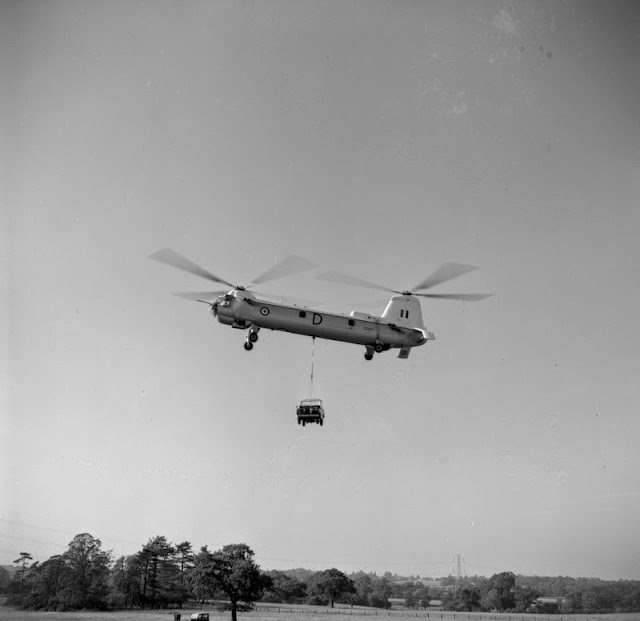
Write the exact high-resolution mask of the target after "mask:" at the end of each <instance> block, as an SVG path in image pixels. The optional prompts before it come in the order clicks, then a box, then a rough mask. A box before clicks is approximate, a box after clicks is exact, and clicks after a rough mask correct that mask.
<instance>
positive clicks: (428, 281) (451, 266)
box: [412, 263, 478, 291]
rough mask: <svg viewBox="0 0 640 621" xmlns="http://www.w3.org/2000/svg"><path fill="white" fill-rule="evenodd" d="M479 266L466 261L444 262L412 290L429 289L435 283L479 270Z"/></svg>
mask: <svg viewBox="0 0 640 621" xmlns="http://www.w3.org/2000/svg"><path fill="white" fill-rule="evenodd" d="M477 269H478V268H477V267H474V266H473V265H465V264H464V263H444V264H443V265H442V266H440V267H439V268H438V269H437V270H436V271H435V272H433V274H431V276H428V277H427V278H425V279H424V280H423V281H422V282H421V283H418V284H417V285H416V286H415V287H414V288H413V289H412V291H420V290H421V289H429V288H430V287H434V286H435V285H439V284H441V283H443V282H447V280H452V279H453V278H457V277H458V276H462V275H463V274H466V273H467V272H472V271H473V270H477Z"/></svg>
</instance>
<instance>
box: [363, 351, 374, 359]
mask: <svg viewBox="0 0 640 621" xmlns="http://www.w3.org/2000/svg"><path fill="white" fill-rule="evenodd" d="M364 359H365V360H373V354H370V353H369V352H367V353H366V354H365V355H364Z"/></svg>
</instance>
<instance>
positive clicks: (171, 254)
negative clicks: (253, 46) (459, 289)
mask: <svg viewBox="0 0 640 621" xmlns="http://www.w3.org/2000/svg"><path fill="white" fill-rule="evenodd" d="M149 258H150V259H153V260H154V261H158V262H160V263H164V264H166V265H169V266H171V267H174V268H176V269H179V270H182V271H184V272H187V273H190V274H193V275H195V276H198V277H200V278H204V279H205V280H209V281H211V282H214V283H218V284H222V285H225V286H227V287H231V289H226V290H222V291H209V292H197V293H178V294H176V295H178V296H180V297H184V298H187V299H190V300H195V301H198V302H203V303H205V304H208V305H209V307H210V312H211V314H212V315H213V316H214V317H215V318H217V320H218V321H219V322H220V323H221V324H223V325H226V326H231V327H232V328H236V329H239V330H246V331H247V336H246V340H245V343H244V348H245V349H246V350H247V351H251V350H252V349H253V347H254V344H255V343H256V342H257V341H258V333H259V332H260V329H261V328H264V329H269V330H281V331H284V332H291V333H294V334H301V335H305V336H310V337H318V338H323V339H328V340H333V341H342V342H345V343H353V344H356V345H361V346H364V348H365V354H364V357H365V359H366V360H372V359H373V355H374V353H378V354H379V353H382V352H384V351H388V350H390V349H398V350H399V353H398V358H403V359H406V358H408V357H409V354H410V352H411V349H412V348H414V347H420V346H422V345H424V344H425V343H427V341H433V340H435V338H436V337H435V335H434V334H433V332H430V331H429V330H427V329H426V327H425V326H424V323H423V320H422V309H421V305H420V300H419V299H418V298H420V297H423V298H435V299H445V300H463V301H468V302H475V301H479V300H484V299H486V298H488V297H491V295H492V294H486V293H422V292H423V291H425V290H426V289H430V288H431V287H434V286H436V285H439V284H441V283H444V282H447V281H449V280H452V279H453V278H457V277H458V276H462V275H463V274H466V273H467V272H470V271H472V270H475V269H477V268H476V267H474V266H472V265H465V264H462V263H444V264H443V265H442V266H441V267H440V268H438V269H437V270H436V271H435V272H433V273H432V274H431V275H430V276H428V277H427V278H425V279H424V280H422V281H421V282H419V283H418V284H417V285H416V286H415V287H413V288H412V289H410V290H396V289H391V288H389V287H385V286H382V285H378V284H376V283H373V282H369V281H367V280H363V279H361V278H356V277H353V276H349V275H347V274H343V273H341V272H325V273H323V274H320V275H318V276H317V277H316V278H318V279H319V280H324V281H327V282H335V283H341V284H346V285H352V286H358V287H366V288H369V289H378V290H382V291H386V292H389V293H392V294H394V295H392V297H391V298H390V299H389V302H388V303H387V306H386V308H385V310H384V312H383V313H382V315H379V316H378V315H371V314H368V313H364V312H359V311H351V312H350V313H349V314H348V315H347V314H339V313H328V312H323V311H319V310H314V309H311V308H307V307H306V306H298V305H295V304H285V303H282V302H280V303H277V302H272V301H267V300H266V299H264V298H265V297H269V296H268V295H267V294H261V293H258V292H257V291H255V290H254V291H249V290H248V289H249V288H251V287H253V286H254V285H258V284H262V283H265V282H268V281H271V280H275V279H277V278H282V277H284V276H288V275H293V274H296V273H300V272H304V271H307V270H310V269H313V268H314V267H316V265H315V264H314V263H311V262H310V261H308V260H306V259H303V258H301V257H298V256H296V255H289V256H287V257H285V258H284V259H283V260H282V261H280V262H278V263H276V264H275V265H273V266H272V267H271V268H269V269H268V270H267V271H266V272H263V273H262V274H261V275H260V276H258V277H256V278H254V279H253V280H252V281H250V283H249V284H247V285H233V284H232V283H231V282H229V281H227V280H225V279H223V278H220V277H219V276H216V275H215V274H213V273H212V272H210V271H208V270H206V269H204V268H202V267H200V266H199V265H197V264H196V263H194V262H193V261H191V260H190V259H188V258H187V257H185V256H183V255H181V254H179V253H178V252H176V251H175V250H172V249H170V248H164V249H162V250H158V251H157V252H154V253H153V254H152V255H150V256H149ZM212 297H215V300H214V301H207V299H204V298H208V299H211V298H212Z"/></svg>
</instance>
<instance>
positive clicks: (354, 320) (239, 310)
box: [211, 289, 435, 360]
mask: <svg viewBox="0 0 640 621" xmlns="http://www.w3.org/2000/svg"><path fill="white" fill-rule="evenodd" d="M411 297H412V296H402V297H400V296H398V297H397V299H399V300H400V299H407V300H408V298H411ZM394 299H396V298H392V300H391V301H390V302H389V306H391V305H392V304H393V300H394ZM413 299H414V300H415V298H413ZM408 301H409V302H410V300H408ZM415 301H416V303H418V301H417V300H415ZM418 304H419V303H418ZM389 306H388V308H389ZM211 310H212V313H213V315H214V316H215V317H217V319H218V321H219V322H220V323H222V324H224V325H229V326H232V327H234V328H238V329H245V330H248V336H247V343H246V344H245V348H246V349H251V348H252V344H253V343H254V342H255V341H257V339H258V335H257V333H258V331H259V330H260V328H265V329H269V330H282V331H284V332H291V333H294V334H302V335H306V336H311V337H318V338H323V339H329V340H333V341H343V342H346V343H355V344H359V345H364V346H365V347H366V350H367V353H366V354H365V357H366V358H367V359H368V360H370V359H371V357H372V356H373V353H374V352H378V353H379V352H382V351H386V350H388V349H390V348H397V349H400V353H399V357H401V358H406V357H408V355H409V352H410V350H411V348H412V347H418V346H420V345H424V344H425V343H426V342H427V340H433V339H434V338H435V337H434V335H433V334H432V333H431V332H428V331H427V330H426V329H424V328H422V327H408V326H400V325H398V324H396V323H392V322H389V321H388V318H385V317H384V316H383V317H377V316H374V315H368V314H366V313H359V312H355V311H354V312H352V313H351V314H350V315H343V314H336V313H327V312H321V311H318V310H313V309H310V308H305V307H300V306H290V305H286V304H278V303H274V302H271V301H265V300H262V299H259V298H257V297H256V296H255V295H254V294H252V293H248V292H247V291H245V290H239V289H234V290H232V291H230V292H229V293H227V294H225V295H222V296H220V297H219V298H218V299H217V300H216V301H215V302H214V303H213V304H212V305H211ZM405 312H406V313H407V315H408V311H403V313H402V315H403V316H404V313H405ZM398 316H399V317H400V315H398ZM402 323H406V322H404V321H403V322H402Z"/></svg>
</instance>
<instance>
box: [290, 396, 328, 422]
mask: <svg viewBox="0 0 640 621" xmlns="http://www.w3.org/2000/svg"><path fill="white" fill-rule="evenodd" d="M296 414H297V416H298V425H300V424H302V426H303V427H304V426H305V425H306V424H307V423H317V424H318V425H320V426H322V424H323V423H324V406H323V405H322V399H303V400H302V401H300V405H299V406H298V408H297V410H296Z"/></svg>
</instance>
